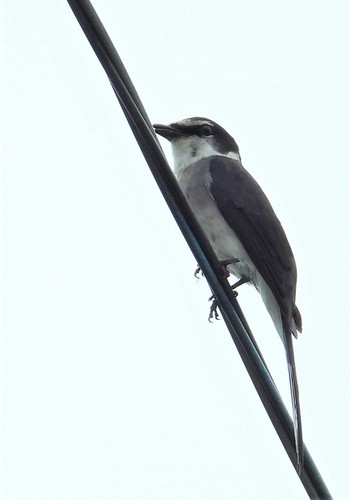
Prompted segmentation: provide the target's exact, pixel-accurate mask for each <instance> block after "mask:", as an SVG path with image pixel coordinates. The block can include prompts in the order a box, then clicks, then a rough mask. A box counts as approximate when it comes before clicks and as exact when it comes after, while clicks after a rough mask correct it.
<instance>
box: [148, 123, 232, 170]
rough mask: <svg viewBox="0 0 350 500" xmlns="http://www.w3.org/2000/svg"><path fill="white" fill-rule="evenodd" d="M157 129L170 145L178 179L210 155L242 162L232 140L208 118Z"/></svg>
mask: <svg viewBox="0 0 350 500" xmlns="http://www.w3.org/2000/svg"><path fill="white" fill-rule="evenodd" d="M154 129H155V131H156V132H157V134H159V135H161V136H163V137H165V138H166V139H168V140H169V141H170V143H171V146H172V151H173V157H174V164H175V165H174V167H175V174H176V175H177V176H179V174H180V173H181V171H182V170H184V169H186V168H187V167H189V166H191V165H192V164H193V163H195V162H197V161H199V160H201V159H202V158H207V157H210V156H215V155H221V156H226V157H228V158H233V159H235V160H238V161H240V154H239V149H238V146H237V143H236V141H235V140H234V139H233V137H231V136H230V134H228V133H227V132H226V130H225V129H223V128H222V127H221V126H220V125H218V124H217V123H215V122H213V121H212V120H208V119H207V118H199V117H195V118H186V119H185V120H181V121H179V122H175V123H171V124H170V125H160V124H155V125H154Z"/></svg>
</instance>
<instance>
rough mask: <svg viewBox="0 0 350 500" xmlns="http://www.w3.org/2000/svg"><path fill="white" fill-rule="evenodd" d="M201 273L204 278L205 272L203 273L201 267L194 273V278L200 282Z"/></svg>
mask: <svg viewBox="0 0 350 500" xmlns="http://www.w3.org/2000/svg"><path fill="white" fill-rule="evenodd" d="M199 273H202V276H203V271H202V269H201V268H200V267H199V266H197V267H196V270H195V272H194V277H195V278H197V280H199Z"/></svg>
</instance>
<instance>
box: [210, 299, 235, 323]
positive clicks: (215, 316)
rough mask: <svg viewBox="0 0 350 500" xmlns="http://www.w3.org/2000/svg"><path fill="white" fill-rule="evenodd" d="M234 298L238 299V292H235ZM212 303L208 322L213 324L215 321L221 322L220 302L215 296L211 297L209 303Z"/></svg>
mask: <svg viewBox="0 0 350 500" xmlns="http://www.w3.org/2000/svg"><path fill="white" fill-rule="evenodd" d="M233 295H234V297H238V292H236V291H234V292H233ZM210 300H211V301H212V303H211V306H210V309H209V316H208V321H209V323H212V320H213V319H216V320H219V319H220V318H219V313H218V306H219V304H218V301H217V300H216V298H215V297H214V295H211V296H210V297H209V299H208V301H210Z"/></svg>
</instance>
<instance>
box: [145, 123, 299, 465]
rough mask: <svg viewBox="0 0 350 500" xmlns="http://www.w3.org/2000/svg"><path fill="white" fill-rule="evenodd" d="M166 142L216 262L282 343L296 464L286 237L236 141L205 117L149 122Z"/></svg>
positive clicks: (292, 287) (292, 280)
mask: <svg viewBox="0 0 350 500" xmlns="http://www.w3.org/2000/svg"><path fill="white" fill-rule="evenodd" d="M154 128H155V131H156V132H157V134H159V135H161V136H163V137H165V138H166V139H168V140H169V141H170V143H171V147H172V152H173V157H174V172H175V175H176V178H177V180H178V182H179V184H180V187H181V189H182V191H183V193H184V194H185V196H186V198H187V200H188V202H189V204H190V206H191V208H192V210H193V213H194V215H195V216H196V218H197V220H198V222H199V224H200V225H201V227H202V228H203V230H204V231H205V233H206V235H207V237H208V239H209V241H210V243H211V245H212V247H213V249H214V251H215V253H216V255H217V257H218V259H219V260H220V261H222V262H224V263H225V264H227V263H228V264H227V268H228V270H229V271H230V273H232V274H233V275H234V276H236V277H237V278H238V282H237V283H236V285H233V286H234V287H237V286H239V285H240V284H243V283H251V284H252V285H254V286H255V288H256V289H257V290H258V292H259V293H260V295H261V298H262V300H263V302H264V304H265V306H266V309H267V310H268V312H269V314H270V316H271V318H272V321H273V323H274V325H275V327H276V329H277V331H278V333H279V335H280V337H281V339H282V342H283V344H284V347H285V351H286V356H287V363H288V372H289V381H290V389H291V397H292V406H293V420H294V434H295V445H296V454H297V463H298V468H299V471H300V468H301V465H302V461H303V437H302V427H301V413H300V403H299V390H298V382H297V375H296V367H295V360H294V351H293V343H292V334H293V335H294V336H295V337H297V332H298V331H299V332H301V330H302V324H301V316H300V313H299V310H298V308H297V306H296V305H295V294H296V280H297V270H296V264H295V260H294V256H293V252H292V250H291V247H290V245H289V243H288V240H287V237H286V234H285V232H284V230H283V228H282V225H281V223H280V221H279V220H278V218H277V216H276V214H275V212H274V210H273V208H272V206H271V204H270V202H269V200H268V199H267V197H266V195H265V194H264V192H263V191H262V189H261V187H260V186H259V184H258V183H257V182H256V181H255V179H254V178H253V177H252V176H251V175H250V174H249V172H247V170H246V169H245V168H244V167H243V165H242V162H241V156H240V153H239V148H238V146H237V143H236V141H235V140H234V139H233V137H231V136H230V135H229V134H228V133H227V132H226V130H224V129H223V128H222V127H221V126H220V125H218V124H217V123H215V122H213V121H212V120H208V119H207V118H199V117H195V118H187V119H185V120H181V121H179V122H176V123H172V124H170V125H159V124H156V125H154Z"/></svg>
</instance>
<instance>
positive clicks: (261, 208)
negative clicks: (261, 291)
mask: <svg viewBox="0 0 350 500" xmlns="http://www.w3.org/2000/svg"><path fill="white" fill-rule="evenodd" d="M209 171H210V176H211V179H212V182H211V184H210V186H209V190H210V194H211V196H212V198H213V200H214V201H215V203H216V205H217V207H218V209H219V210H220V212H221V214H222V215H223V217H224V218H225V220H226V222H227V223H228V224H229V226H230V227H231V228H232V229H233V230H234V232H235V233H236V235H237V236H238V238H239V239H240V241H241V243H242V244H243V246H244V248H245V250H246V252H247V253H248V255H249V257H250V258H251V260H252V262H253V263H254V265H255V266H256V268H257V270H258V271H259V273H260V274H261V276H262V277H263V278H264V280H265V281H266V283H267V285H268V286H269V287H270V289H271V291H272V293H273V295H274V296H275V298H276V300H277V303H278V305H279V307H280V309H281V313H282V317H284V319H287V318H289V321H291V317H292V315H293V314H294V307H295V304H294V301H295V290H296V278H297V271H296V265H295V260H294V256H293V252H292V250H291V247H290V245H289V243H288V240H287V237H286V234H285V232H284V230H283V228H282V225H281V223H280V221H279V220H278V218H277V216H276V214H275V212H274V210H273V208H272V206H271V204H270V202H269V200H268V199H267V197H266V196H265V194H264V192H263V191H262V189H261V188H260V186H259V184H258V183H257V182H256V181H255V179H254V178H253V177H252V176H251V175H250V174H249V172H247V171H246V170H245V168H244V167H242V165H241V164H240V163H239V162H238V161H236V160H232V159H229V158H223V157H216V156H213V157H212V158H211V159H210V162H209ZM297 326H298V325H297ZM300 326H301V325H300Z"/></svg>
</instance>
